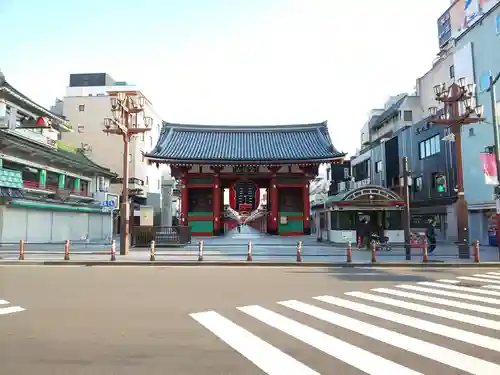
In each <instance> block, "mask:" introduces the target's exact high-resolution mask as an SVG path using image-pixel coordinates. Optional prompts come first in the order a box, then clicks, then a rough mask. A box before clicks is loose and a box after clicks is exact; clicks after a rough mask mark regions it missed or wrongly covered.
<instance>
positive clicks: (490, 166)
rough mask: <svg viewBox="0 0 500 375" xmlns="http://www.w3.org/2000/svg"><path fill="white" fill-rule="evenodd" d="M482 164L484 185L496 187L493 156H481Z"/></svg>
mask: <svg viewBox="0 0 500 375" xmlns="http://www.w3.org/2000/svg"><path fill="white" fill-rule="evenodd" d="M481 163H482V164H483V174H484V183H485V184H486V185H497V184H498V179H497V164H496V159H495V155H494V154H481Z"/></svg>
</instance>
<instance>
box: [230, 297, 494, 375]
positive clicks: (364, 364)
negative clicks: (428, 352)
mask: <svg viewBox="0 0 500 375" xmlns="http://www.w3.org/2000/svg"><path fill="white" fill-rule="evenodd" d="M238 309H239V310H240V311H242V312H244V313H245V314H248V315H250V316H251V317H253V318H255V319H257V320H259V321H261V322H262V323H265V324H267V325H269V326H271V327H274V328H276V329H278V330H280V331H282V332H285V333H287V334H288V335H290V336H292V337H294V338H296V339H297V340H300V341H302V342H305V343H306V344H308V345H310V346H312V347H313V348H316V349H318V350H321V351H322V352H324V353H326V354H328V355H330V356H332V357H334V358H337V359H338V360H340V361H342V362H344V363H347V364H349V365H351V366H353V367H355V368H357V369H358V370H361V371H363V372H365V373H366V374H369V375H387V374H398V375H422V374H421V373H419V372H416V371H413V370H411V369H409V368H407V367H405V366H402V365H399V364H397V363H395V362H392V361H389V360H388V359H385V358H382V357H380V356H378V355H376V354H373V353H370V352H369V351H366V350H364V349H361V348H358V347H357V346H354V345H351V344H349V343H347V342H344V341H341V340H339V339H337V338H335V337H332V336H329V335H327V334H326V333H323V332H321V331H318V330H316V329H314V328H311V327H308V326H306V325H304V324H301V323H299V322H296V321H295V320H292V319H290V318H287V317H284V316H283V315H280V314H277V313H275V312H273V311H270V310H267V309H265V308H263V307H260V306H256V305H254V306H244V307H238ZM499 371H500V370H499ZM290 374H292V373H290ZM332 374H333V372H332ZM484 374H485V373H484V372H483V374H482V375H484Z"/></svg>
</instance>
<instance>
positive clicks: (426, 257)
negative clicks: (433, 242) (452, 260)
mask: <svg viewBox="0 0 500 375" xmlns="http://www.w3.org/2000/svg"><path fill="white" fill-rule="evenodd" d="M428 249H429V244H428V243H427V238H424V246H423V247H422V262H424V263H427V262H428V261H429V252H428Z"/></svg>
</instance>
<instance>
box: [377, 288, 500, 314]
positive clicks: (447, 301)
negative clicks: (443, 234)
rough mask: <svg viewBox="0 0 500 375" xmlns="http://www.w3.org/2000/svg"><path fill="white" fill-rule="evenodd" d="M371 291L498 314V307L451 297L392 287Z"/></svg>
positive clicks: (499, 312)
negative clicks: (417, 292)
mask: <svg viewBox="0 0 500 375" xmlns="http://www.w3.org/2000/svg"><path fill="white" fill-rule="evenodd" d="M372 291H374V292H378V293H385V294H391V295H393V296H398V297H405V298H411V299H416V300H419V301H424V302H430V303H437V304H438V305H445V306H450V307H458V308H459V309H464V310H470V311H476V312H482V313H486V314H491V315H497V316H500V309H496V308H494V307H488V306H481V305H473V304H471V303H465V302H458V301H453V300H451V299H445V298H438V297H431V296H425V295H422V294H416V293H408V292H403V291H399V290H393V289H386V288H375V289H372Z"/></svg>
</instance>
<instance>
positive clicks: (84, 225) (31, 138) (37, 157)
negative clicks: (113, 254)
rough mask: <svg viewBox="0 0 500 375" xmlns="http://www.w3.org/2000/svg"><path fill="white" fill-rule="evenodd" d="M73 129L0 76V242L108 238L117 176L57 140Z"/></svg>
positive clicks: (116, 203)
mask: <svg viewBox="0 0 500 375" xmlns="http://www.w3.org/2000/svg"><path fill="white" fill-rule="evenodd" d="M71 131H72V129H71V125H70V124H69V123H68V122H67V121H66V120H65V119H64V118H63V117H61V116H59V115H56V114H54V113H52V112H51V111H49V110H47V109H45V108H43V107H42V106H40V105H38V104H37V103H35V102H33V101H32V100H31V99H30V98H29V97H27V96H26V95H24V94H23V93H21V92H19V91H18V90H16V89H15V88H14V87H13V86H12V85H11V84H10V83H9V82H7V81H6V79H5V77H4V76H3V75H1V74H0V243H3V244H5V243H12V242H19V241H20V240H25V241H28V242H34V243H47V242H63V241H65V240H71V241H81V240H88V241H104V240H107V241H109V240H111V236H112V232H113V231H112V229H113V228H112V213H111V212H112V207H117V206H118V203H119V202H118V196H116V195H114V196H113V195H111V194H108V193H107V191H106V190H107V186H108V185H109V182H110V180H111V179H112V178H114V177H115V174H114V173H112V172H111V171H110V170H109V169H106V168H104V167H102V166H100V165H98V164H96V163H94V162H93V161H91V160H90V159H89V158H88V157H87V155H86V149H85V148H73V147H70V146H68V145H67V144H65V143H63V142H62V141H60V140H58V138H60V136H59V135H60V134H61V133H64V132H71ZM103 203H105V204H106V206H111V210H107V209H105V208H102V207H101V206H102V204H103Z"/></svg>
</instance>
